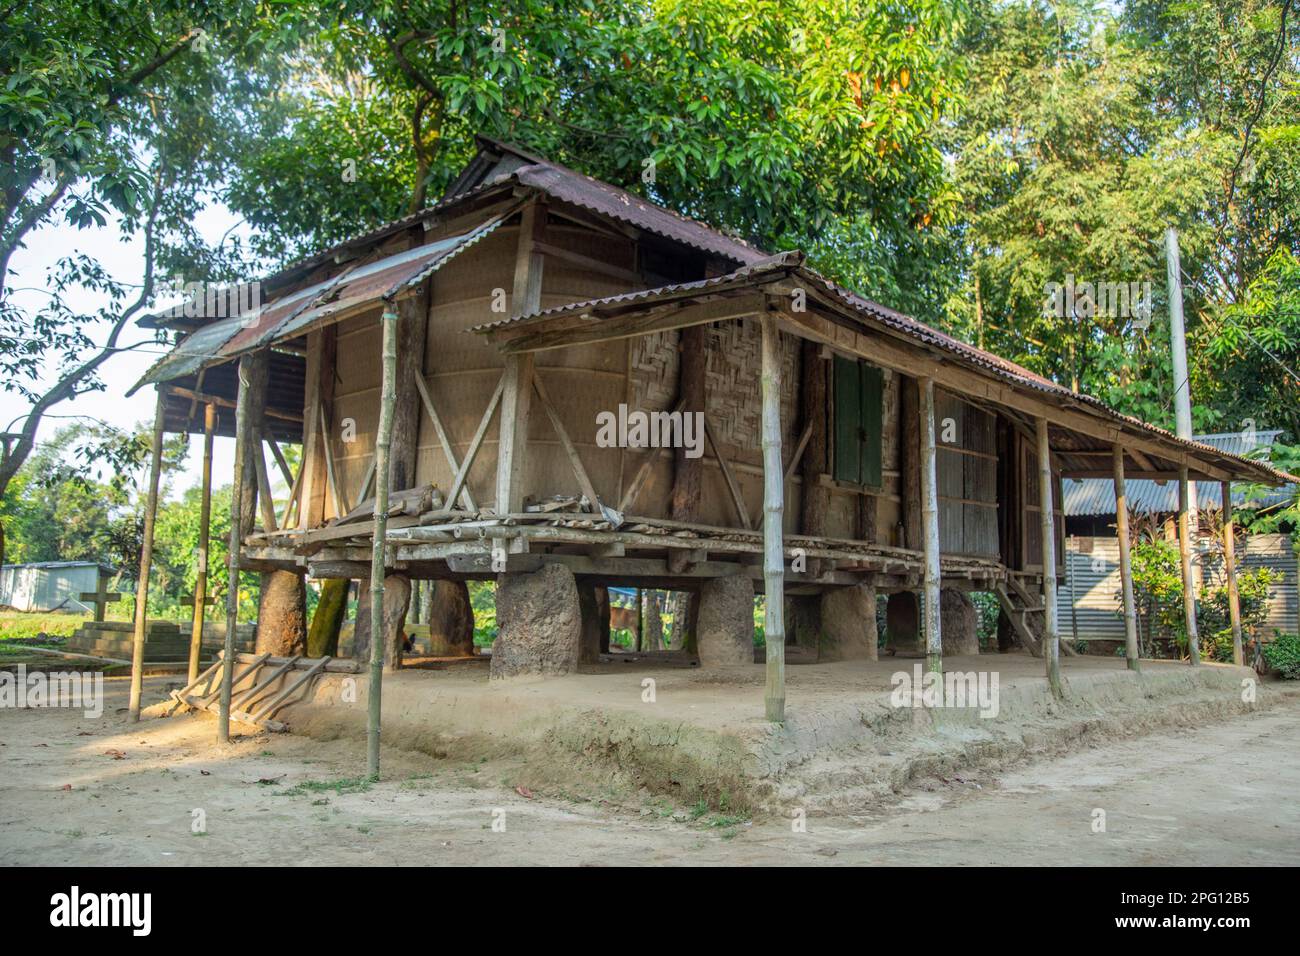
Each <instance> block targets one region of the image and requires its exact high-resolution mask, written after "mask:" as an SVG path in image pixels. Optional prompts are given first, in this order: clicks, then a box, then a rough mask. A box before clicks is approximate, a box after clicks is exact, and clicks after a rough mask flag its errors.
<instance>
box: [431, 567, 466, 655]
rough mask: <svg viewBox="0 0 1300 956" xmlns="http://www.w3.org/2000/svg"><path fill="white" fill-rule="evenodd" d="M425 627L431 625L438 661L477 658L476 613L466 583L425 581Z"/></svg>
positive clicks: (433, 653)
mask: <svg viewBox="0 0 1300 956" xmlns="http://www.w3.org/2000/svg"><path fill="white" fill-rule="evenodd" d="M424 591H425V593H426V595H428V597H427V599H426V600H425V602H424V608H423V613H424V617H425V621H424V623H426V624H428V625H429V653H430V654H431V655H433V656H434V657H471V656H473V654H474V609H473V607H472V606H471V605H470V603H469V585H468V584H466V583H465V582H464V581H425V582H424Z"/></svg>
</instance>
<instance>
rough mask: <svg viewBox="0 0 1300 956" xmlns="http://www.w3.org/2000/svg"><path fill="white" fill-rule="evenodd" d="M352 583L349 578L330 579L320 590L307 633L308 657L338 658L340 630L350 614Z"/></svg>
mask: <svg viewBox="0 0 1300 956" xmlns="http://www.w3.org/2000/svg"><path fill="white" fill-rule="evenodd" d="M351 589H352V581H351V580H349V579H348V578H328V579H326V580H325V581H324V582H323V583H322V584H321V588H320V600H319V601H317V602H316V613H315V614H313V615H312V618H311V629H310V630H309V631H308V632H307V656H308V657H337V656H338V652H339V630H340V629H341V628H342V627H343V619H344V618H345V617H346V616H347V613H348V591H350V590H351Z"/></svg>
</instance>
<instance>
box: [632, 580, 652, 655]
mask: <svg viewBox="0 0 1300 956" xmlns="http://www.w3.org/2000/svg"><path fill="white" fill-rule="evenodd" d="M632 650H634V651H646V650H649V648H648V647H646V646H645V592H643V591H642V590H641V589H640V588H637V589H636V642H635V643H634V644H633V645H632Z"/></svg>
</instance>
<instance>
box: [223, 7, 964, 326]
mask: <svg viewBox="0 0 1300 956" xmlns="http://www.w3.org/2000/svg"><path fill="white" fill-rule="evenodd" d="M960 6H961V4H960V3H950V2H945V0H917V2H913V3H909V4H907V5H905V6H901V5H898V4H889V3H883V2H879V0H864V2H861V3H856V4H852V5H848V6H846V5H842V4H828V3H824V2H821V0H758V2H755V0H704V2H700V0H694V2H689V3H687V2H683V0H664V2H659V3H655V4H635V3H627V2H618V0H585V2H581V3H574V4H559V5H556V4H552V3H549V2H545V0H524V2H521V3H515V4H511V5H510V6H509V8H508V9H507V8H505V7H502V6H501V5H500V4H494V3H486V2H481V0H470V2H468V3H466V2H457V3H448V2H446V0H416V2H411V3H405V4H400V5H397V4H388V3H379V4H376V3H373V2H364V0H352V2H346V3H343V4H337V3H331V4H328V5H326V4H322V5H320V6H319V7H316V6H314V5H312V4H308V3H298V4H294V5H292V9H293V11H294V15H296V16H297V17H299V18H300V19H301V22H302V24H303V28H304V29H303V36H304V37H305V38H306V39H305V40H304V42H303V44H302V46H301V48H300V49H299V51H298V58H297V59H295V61H294V69H293V70H292V71H291V72H290V73H289V75H287V76H286V77H284V79H283V82H282V84H281V85H280V88H279V89H278V91H277V95H276V96H274V97H269V98H265V99H262V100H259V101H258V102H257V103H256V104H254V105H253V108H252V109H251V111H250V114H249V118H250V121H249V123H248V124H247V126H246V128H245V130H244V135H243V136H242V137H241V139H240V142H239V147H238V149H239V157H240V158H239V162H238V163H237V164H235V166H234V167H233V169H232V175H231V180H230V186H229V190H228V192H227V193H226V200H227V202H228V203H229V204H230V205H231V206H232V208H234V209H236V210H238V211H239V212H240V213H241V214H242V215H244V216H246V217H248V220H249V221H250V222H251V223H252V224H253V225H254V226H255V227H256V228H257V229H258V236H259V238H258V243H259V245H258V251H259V252H261V253H262V254H264V255H266V256H269V257H271V258H275V259H278V260H286V259H291V258H294V257H296V256H299V255H301V254H303V253H304V252H306V251H309V250H312V249H319V248H321V247H323V246H326V245H329V244H331V243H334V242H337V241H339V240H342V239H345V238H349V237H351V236H353V235H355V234H357V233H358V232H360V231H363V230H364V229H365V228H366V227H368V226H372V225H375V224H378V223H380V222H383V221H386V220H389V219H393V218H395V217H396V216H398V215H401V214H403V213H405V212H408V211H411V210H414V209H419V208H421V207H422V206H424V205H426V204H427V202H428V201H429V199H431V198H436V197H437V196H438V195H439V193H440V192H441V190H442V189H443V188H444V187H445V186H446V185H447V184H448V183H449V182H450V180H451V178H452V177H453V176H454V175H455V174H456V173H457V172H458V171H459V169H460V168H461V165H462V164H463V163H464V161H465V160H466V159H467V158H468V157H469V156H470V155H471V154H472V151H473V142H472V136H473V134H474V133H476V132H484V133H487V134H489V135H494V136H498V137H501V138H504V139H507V140H510V141H513V142H517V143H518V144H520V145H521V146H524V147H526V148H531V149H533V150H536V151H537V152H539V153H542V154H544V155H546V156H549V157H551V158H553V159H556V160H558V161H560V162H564V163H567V164H568V165H570V166H573V167H575V168H577V169H581V170H582V171H583V172H586V173H589V174H591V175H593V176H596V177H598V178H601V179H604V180H607V181H610V182H613V183H616V184H618V185H622V186H626V187H628V188H630V189H632V190H634V191H637V192H642V193H644V194H645V195H647V196H648V197H650V198H652V199H655V200H656V201H659V202H662V203H664V204H666V205H668V206H669V207H671V208H674V209H677V210H679V211H681V212H683V213H686V214H688V215H692V216H696V217H699V218H702V219H705V220H707V221H709V222H712V223H715V224H718V225H720V226H723V227H728V228H731V229H733V230H735V231H737V232H738V233H740V234H741V235H743V236H745V237H747V238H751V239H755V240H757V241H758V242H759V243H760V244H763V245H766V246H769V247H771V248H774V249H778V248H790V247H794V246H803V247H806V248H809V249H810V250H811V251H812V253H813V256H814V258H815V259H816V260H817V261H818V262H819V263H820V264H821V265H822V266H823V267H824V268H826V269H828V270H829V271H830V272H832V273H833V274H838V275H841V276H842V277H843V278H845V279H851V280H854V281H857V282H862V281H863V280H867V281H869V283H870V284H869V288H870V289H872V290H876V291H878V292H879V293H880V294H881V295H882V297H883V296H884V294H885V293H887V292H888V293H894V292H900V291H907V292H909V293H910V291H911V290H912V289H913V288H914V282H913V280H914V279H916V278H917V277H918V276H919V275H922V274H923V272H924V270H922V269H918V268H917V267H916V265H915V257H914V256H912V255H911V253H912V252H913V251H914V248H915V246H916V241H915V236H916V235H917V234H918V231H920V232H921V233H924V232H925V231H926V230H934V229H937V228H939V227H940V226H941V225H942V224H944V223H947V222H950V221H951V219H952V213H953V212H954V210H955V196H954V195H953V193H952V191H951V189H950V187H949V186H948V185H947V184H946V183H945V177H944V169H943V162H942V156H941V153H940V150H939V144H938V142H937V138H936V132H937V129H938V124H939V123H940V122H941V121H942V119H943V117H944V116H945V115H946V114H947V113H949V112H950V111H951V109H952V107H953V105H954V104H955V102H956V85H957V80H958V77H957V68H956V64H955V62H954V59H953V48H952V43H951V37H952V36H953V31H954V29H955V24H956V16H955V14H956V11H957V10H959V9H960ZM308 27H310V29H308ZM348 161H352V162H353V163H354V164H355V169H356V175H355V177H352V176H350V175H345V165H347V164H348ZM835 236H845V237H847V238H848V239H849V240H850V242H848V243H845V244H841V243H838V242H836V241H834V240H833V239H832V240H831V241H826V239H827V238H829V237H835ZM889 297H890V298H891V300H893V301H895V302H897V299H896V298H895V297H894V296H893V295H892V294H891V295H890V296H889ZM915 298H916V301H917V303H918V304H920V297H919V296H917V297H915Z"/></svg>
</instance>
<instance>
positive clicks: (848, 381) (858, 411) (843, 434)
mask: <svg viewBox="0 0 1300 956" xmlns="http://www.w3.org/2000/svg"><path fill="white" fill-rule="evenodd" d="M858 369H859V365H858V363H857V362H856V361H854V360H853V359H846V358H841V357H840V356H838V355H837V356H835V368H834V370H833V371H834V377H835V478H836V480H837V481H851V482H853V483H854V484H857V483H858V482H859V481H861V480H862V453H861V447H862V441H861V433H862V398H861V394H862V393H861V377H860V374H859V371H858Z"/></svg>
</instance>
